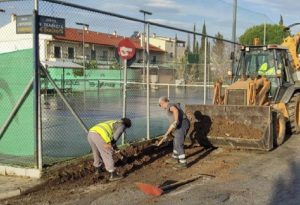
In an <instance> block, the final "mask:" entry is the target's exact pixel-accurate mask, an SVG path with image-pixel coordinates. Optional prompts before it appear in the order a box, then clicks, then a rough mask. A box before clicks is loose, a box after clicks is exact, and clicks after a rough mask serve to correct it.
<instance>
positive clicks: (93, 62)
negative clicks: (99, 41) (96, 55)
mask: <svg viewBox="0 0 300 205" xmlns="http://www.w3.org/2000/svg"><path fill="white" fill-rule="evenodd" d="M86 68H87V69H98V66H97V61H96V60H91V61H89V62H88V63H86Z"/></svg>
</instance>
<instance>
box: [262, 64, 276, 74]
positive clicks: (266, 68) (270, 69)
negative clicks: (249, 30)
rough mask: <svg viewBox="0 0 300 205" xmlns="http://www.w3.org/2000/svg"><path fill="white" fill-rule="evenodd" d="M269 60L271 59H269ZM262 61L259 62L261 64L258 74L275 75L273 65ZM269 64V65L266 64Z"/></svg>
mask: <svg viewBox="0 0 300 205" xmlns="http://www.w3.org/2000/svg"><path fill="white" fill-rule="evenodd" d="M270 62H271V61H270ZM270 62H269V63H267V62H265V63H263V64H261V66H260V67H259V69H258V74H259V75H266V76H268V75H275V74H276V70H275V66H274V65H273V66H272V63H270ZM268 65H269V66H268Z"/></svg>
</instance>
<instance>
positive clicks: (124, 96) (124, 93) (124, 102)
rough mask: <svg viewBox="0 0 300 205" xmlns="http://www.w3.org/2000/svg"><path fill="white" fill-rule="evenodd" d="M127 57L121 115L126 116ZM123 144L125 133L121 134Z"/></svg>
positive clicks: (125, 60)
mask: <svg viewBox="0 0 300 205" xmlns="http://www.w3.org/2000/svg"><path fill="white" fill-rule="evenodd" d="M126 85H127V59H124V72H123V115H122V117H126V99H127V96H126V89H127V86H126ZM123 144H125V134H124V133H123V134H122V145H123Z"/></svg>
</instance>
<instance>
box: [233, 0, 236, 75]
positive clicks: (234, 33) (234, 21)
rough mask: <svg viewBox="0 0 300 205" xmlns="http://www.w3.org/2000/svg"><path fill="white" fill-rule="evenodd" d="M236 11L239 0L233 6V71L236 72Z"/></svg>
mask: <svg viewBox="0 0 300 205" xmlns="http://www.w3.org/2000/svg"><path fill="white" fill-rule="evenodd" d="M236 11H237V0H233V7H232V15H233V16H232V42H234V43H233V44H232V52H233V56H232V57H233V58H232V73H233V72H234V63H235V41H236Z"/></svg>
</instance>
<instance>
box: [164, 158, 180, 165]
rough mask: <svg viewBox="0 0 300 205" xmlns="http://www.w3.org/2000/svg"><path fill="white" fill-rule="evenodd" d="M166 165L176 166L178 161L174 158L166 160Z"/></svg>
mask: <svg viewBox="0 0 300 205" xmlns="http://www.w3.org/2000/svg"><path fill="white" fill-rule="evenodd" d="M166 163H167V164H177V163H179V162H178V159H176V158H174V157H171V158H169V159H167V160H166Z"/></svg>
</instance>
